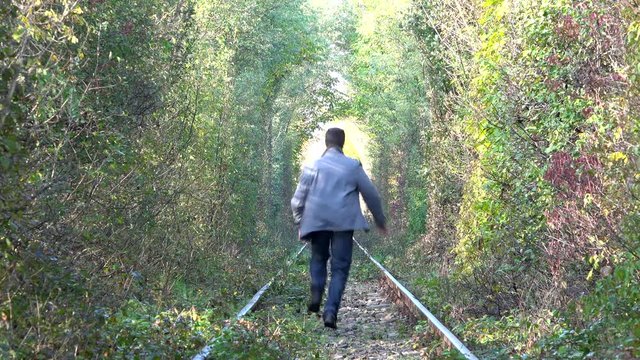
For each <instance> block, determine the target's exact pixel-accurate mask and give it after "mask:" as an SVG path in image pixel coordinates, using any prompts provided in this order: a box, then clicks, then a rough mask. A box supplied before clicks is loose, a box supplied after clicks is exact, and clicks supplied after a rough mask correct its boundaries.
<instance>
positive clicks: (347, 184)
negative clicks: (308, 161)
mask: <svg viewBox="0 0 640 360" xmlns="http://www.w3.org/2000/svg"><path fill="white" fill-rule="evenodd" d="M359 194H362V197H363V198H364V201H365V203H366V204H367V207H368V208H369V210H370V211H371V213H372V214H373V218H374V220H375V222H376V225H378V226H379V227H384V226H385V222H386V219H385V216H384V213H383V211H382V202H381V200H380V195H379V194H378V191H377V190H376V188H375V186H374V185H373V183H371V180H370V179H369V177H368V176H367V174H366V173H365V172H364V169H363V168H362V164H361V163H360V162H359V161H357V160H354V159H352V158H349V157H347V156H345V155H344V154H343V153H342V151H340V150H339V149H337V148H329V149H327V151H326V152H325V153H324V155H323V156H322V157H321V158H320V159H318V160H316V162H315V163H314V164H313V166H311V167H305V168H304V169H303V170H302V175H301V176H300V183H299V184H298V187H297V189H296V192H295V194H294V195H293V198H292V199H291V210H292V211H293V218H294V221H295V223H296V224H297V225H299V226H300V238H301V239H305V238H306V237H307V235H308V234H309V233H311V232H314V231H320V230H330V231H347V230H369V224H368V223H367V221H366V220H365V218H364V216H363V215H362V210H361V209H360V196H359Z"/></svg>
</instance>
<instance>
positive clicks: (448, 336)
mask: <svg viewBox="0 0 640 360" xmlns="http://www.w3.org/2000/svg"><path fill="white" fill-rule="evenodd" d="M353 241H354V242H355V243H356V244H357V245H358V247H359V248H360V250H362V251H363V252H364V253H365V255H367V257H368V258H369V260H371V261H372V262H373V263H374V264H375V265H376V266H377V267H378V268H379V269H380V270H382V273H383V274H384V276H385V279H386V282H387V284H389V285H390V286H391V287H392V288H394V289H396V290H397V291H396V293H397V294H398V295H399V296H401V297H404V298H405V299H406V300H408V302H409V303H410V304H412V307H413V311H414V313H415V314H416V315H419V316H421V317H424V318H426V319H427V321H428V322H429V325H431V327H432V328H433V329H434V330H435V331H436V332H437V333H438V334H440V336H441V337H442V339H443V341H444V343H445V344H447V345H448V346H449V347H451V346H452V347H454V348H456V349H457V350H458V351H459V352H460V353H461V354H462V355H463V356H464V357H465V358H467V359H468V360H478V358H477V357H476V356H475V355H473V353H472V352H471V351H470V350H469V349H468V348H467V347H466V346H465V345H464V344H463V343H462V341H460V339H458V338H457V337H456V336H455V335H454V334H453V333H452V332H451V331H450V330H449V329H447V327H446V326H444V325H443V324H442V322H440V320H438V318H436V317H435V315H433V314H432V313H431V311H429V310H428V309H427V308H426V306H424V305H423V304H422V303H421V302H420V301H419V300H418V299H417V298H416V297H415V296H414V295H413V294H412V293H411V292H410V291H409V290H407V288H406V287H404V285H402V284H401V283H400V282H399V281H398V280H397V279H396V278H395V277H394V276H393V275H391V273H390V272H389V271H388V270H387V269H385V268H384V266H382V264H380V262H378V261H377V260H376V259H374V258H373V257H372V256H371V255H370V254H369V252H368V251H367V249H365V248H364V247H363V246H362V245H360V243H359V242H358V241H357V240H356V239H355V238H354V239H353ZM405 303H406V302H405Z"/></svg>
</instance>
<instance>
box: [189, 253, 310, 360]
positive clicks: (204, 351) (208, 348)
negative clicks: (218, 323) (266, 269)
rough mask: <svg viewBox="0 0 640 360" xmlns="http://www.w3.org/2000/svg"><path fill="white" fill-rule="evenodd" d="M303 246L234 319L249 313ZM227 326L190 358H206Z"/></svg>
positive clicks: (198, 359) (200, 359)
mask: <svg viewBox="0 0 640 360" xmlns="http://www.w3.org/2000/svg"><path fill="white" fill-rule="evenodd" d="M305 247H307V244H306V243H305V244H304V245H302V247H301V248H300V250H298V252H297V253H296V254H295V255H294V256H293V257H292V258H290V259H289V260H287V263H286V265H285V267H284V268H282V269H280V271H278V273H277V274H276V275H275V276H273V277H272V278H271V279H270V280H269V282H267V283H266V284H264V286H263V287H261V288H260V290H258V292H257V293H255V295H253V297H252V298H251V300H249V302H248V303H247V305H245V306H244V307H243V308H242V309H241V310H240V311H238V313H237V314H236V317H235V320H236V321H238V320H240V319H242V317H244V316H245V315H247V313H249V312H250V311H251V310H253V308H254V307H255V306H256V304H257V303H258V301H259V300H260V297H262V295H264V293H265V292H266V291H267V290H269V288H270V287H271V284H273V282H274V281H275V279H276V278H277V277H279V276H280V275H282V273H283V272H284V270H286V269H288V268H289V266H291V264H293V262H294V261H295V259H296V258H297V257H298V256H300V253H302V250H304V248H305ZM229 326H230V323H228V324H227V325H225V327H224V328H223V329H222V333H221V334H220V335H218V336H214V337H213V338H211V339H210V340H209V341H208V342H207V345H206V346H205V347H203V348H202V350H200V352H199V353H198V354H197V355H195V356H194V357H193V358H192V360H206V359H207V357H208V356H209V354H210V353H211V350H212V349H213V345H215V343H216V342H217V341H218V340H219V339H220V338H221V337H222V336H223V335H224V333H225V332H226V331H227V330H228V329H229Z"/></svg>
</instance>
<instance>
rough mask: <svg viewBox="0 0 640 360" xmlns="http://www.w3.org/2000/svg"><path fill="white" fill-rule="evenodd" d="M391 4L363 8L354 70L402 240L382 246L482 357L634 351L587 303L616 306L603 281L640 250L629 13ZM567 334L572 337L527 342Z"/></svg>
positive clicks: (604, 5)
mask: <svg viewBox="0 0 640 360" xmlns="http://www.w3.org/2000/svg"><path fill="white" fill-rule="evenodd" d="M390 8H393V7H392V6H386V5H383V4H380V3H379V2H376V1H366V2H364V6H363V7H362V9H364V10H363V11H362V13H361V14H360V16H361V17H360V19H361V24H360V26H359V27H358V28H357V31H358V35H359V38H358V42H356V43H355V44H354V50H355V52H354V65H353V67H352V70H351V75H352V78H353V85H354V88H355V95H354V99H353V105H352V111H353V113H354V114H356V115H357V116H358V117H360V118H362V119H364V120H366V122H367V124H368V125H369V128H370V129H371V132H372V134H374V137H375V140H374V142H376V145H375V147H374V149H373V153H374V158H375V159H376V161H377V166H376V167H375V168H374V174H375V176H376V179H377V182H378V184H379V186H380V187H381V188H382V192H383V196H384V197H385V198H386V199H388V202H389V213H390V215H391V217H392V218H394V220H393V228H394V229H395V231H396V233H395V234H394V235H393V236H392V237H391V239H390V240H387V241H384V242H382V241H381V242H380V244H379V246H378V247H377V251H379V252H380V253H382V254H385V255H386V257H385V260H386V261H391V264H392V268H394V269H395V271H396V272H398V273H401V274H406V276H407V277H408V278H410V279H412V282H413V283H414V286H415V288H416V292H417V293H418V294H419V296H420V297H421V298H422V299H423V300H424V301H425V302H426V303H427V304H428V305H429V306H430V307H431V308H433V309H435V310H434V311H435V312H436V313H438V314H439V315H440V316H442V317H443V318H444V319H445V322H446V323H450V324H456V323H458V324H465V325H464V326H462V325H461V326H460V327H459V329H460V331H461V332H462V333H463V334H464V336H465V337H466V338H467V339H468V340H469V342H471V343H472V344H474V345H475V346H476V347H477V348H478V351H479V353H480V354H482V355H483V357H484V356H487V357H490V358H507V357H516V356H543V357H544V356H549V357H556V358H562V357H563V356H572V355H571V354H574V353H575V354H578V355H575V356H583V357H585V356H587V355H588V352H581V351H583V350H584V349H591V350H590V351H594V353H593V354H595V355H593V354H592V355H589V356H592V357H593V356H595V358H603V357H604V358H608V357H611V356H622V357H624V356H625V355H623V354H627V356H630V357H633V356H635V355H634V354H633V351H635V350H631V353H629V352H628V351H629V349H636V348H637V344H635V343H633V341H635V340H633V339H631V340H629V339H627V340H622V339H621V336H619V335H618V332H617V330H614V329H615V328H616V323H617V322H618V321H622V322H623V320H621V318H615V316H614V315H613V313H609V315H605V314H607V310H606V309H604V308H599V310H597V311H594V312H593V313H591V314H587V313H584V310H585V309H586V308H587V307H588V305H587V304H594V303H597V302H598V301H602V303H603V304H604V303H606V302H607V299H609V297H611V296H613V295H612V294H613V293H614V292H615V290H614V287H611V286H605V285H604V284H606V283H608V282H609V281H611V280H610V279H609V278H608V277H607V273H608V272H609V271H610V270H611V269H615V270H614V272H615V271H619V270H617V269H621V268H627V267H628V266H630V264H631V263H633V261H635V260H637V257H638V252H637V250H636V249H637V246H638V238H637V235H635V233H636V232H637V231H633V230H631V229H632V228H634V227H635V228H637V226H638V211H639V208H638V206H639V205H640V204H639V202H638V199H639V197H638V185H637V184H638V181H637V180H638V154H639V153H638V140H639V138H638V126H637V124H638V109H639V108H638V102H637V99H638V94H639V93H638V76H637V72H638V66H637V62H638V60H639V59H640V58H639V57H638V48H639V46H638V36H637V35H638V26H637V21H638V12H637V9H635V8H634V5H632V4H630V3H628V2H616V1H598V2H596V1H564V0H557V1H556V0H552V1H542V2H535V1H524V2H518V3H514V2H506V1H484V2H473V1H464V0H462V1H460V0H451V1H448V0H447V1H438V2H436V1H426V0H419V1H412V2H411V4H410V6H409V7H404V8H402V6H398V7H397V9H395V10H392V11H389V9H390ZM400 8H402V9H400ZM605 49H606V50H605ZM416 50H417V51H416ZM416 175H417V176H416ZM620 271H621V270H620ZM631 273H633V272H631ZM637 280H638V279H637V276H627V277H626V278H624V280H622V283H619V284H618V285H619V286H623V287H624V286H631V287H633V286H637V284H638V281H637ZM603 287H604V288H606V290H604V288H603ZM634 299H635V295H634V294H633V293H632V292H625V291H623V292H622V293H620V294H619V295H618V296H617V300H616V301H613V300H612V301H611V302H612V303H615V304H618V305H619V308H620V309H627V308H628V306H627V305H625V304H629V303H632V302H633V301H635V300H634ZM569 303H570V304H573V305H571V306H567V304H569ZM572 307H573V309H574V310H571V309H572ZM611 311H613V310H611ZM551 313H552V314H554V315H549V314H551ZM576 314H579V316H578V315H576ZM597 314H599V315H597ZM564 316H566V318H567V319H570V318H575V317H576V316H578V317H582V316H584V318H583V320H582V321H576V322H570V323H567V324H565V322H564V320H563V319H564V318H563V317H564ZM602 317H609V318H610V320H608V321H602V322H599V321H597V322H598V324H600V325H598V326H599V327H597V329H596V328H594V329H592V330H589V327H590V326H591V325H590V324H591V323H592V322H594V321H596V320H597V319H602ZM561 324H565V325H561ZM632 326H637V325H636V322H635V320H631V323H630V324H627V325H624V330H621V332H620V334H622V333H623V332H624V331H626V332H627V333H630V332H632V330H630V329H631V328H632ZM559 328H561V329H563V330H562V331H565V335H564V337H563V338H562V339H557V337H555V335H552V336H551V338H553V339H557V342H555V343H554V341H555V340H549V341H548V342H545V341H547V340H544V341H542V342H541V343H544V344H546V345H534V344H535V341H536V340H538V339H541V338H546V336H547V335H549V334H555V331H556V330H558V329H559ZM558 331H560V330H558ZM567 334H575V339H576V341H578V342H581V343H582V345H580V346H577V347H574V346H571V345H567V344H566V343H565V342H570V341H573V340H570V339H572V338H573V336H574V335H567ZM599 334H607V335H603V336H600V335H599ZM578 338H579V339H580V340H578ZM605 339H608V340H605ZM625 341H626V342H625ZM630 342H631V343H630ZM560 344H564V345H562V346H564V347H565V348H564V349H565V350H562V351H561V352H557V351H560V350H559V348H560V347H561V345H560ZM630 344H631V345H630ZM581 346H582V347H581ZM540 349H543V350H542V351H541V350H540ZM544 349H547V350H549V351H545V350H544ZM616 349H617V350H616ZM563 351H564V352H563ZM576 351H578V352H576ZM625 351H626V352H627V353H625ZM526 354H529V355H526ZM531 354H533V355H531ZM629 354H630V355H629Z"/></svg>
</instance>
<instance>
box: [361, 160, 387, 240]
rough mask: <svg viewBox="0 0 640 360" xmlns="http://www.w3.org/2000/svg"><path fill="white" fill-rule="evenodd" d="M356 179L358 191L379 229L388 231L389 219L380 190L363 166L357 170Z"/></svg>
mask: <svg viewBox="0 0 640 360" xmlns="http://www.w3.org/2000/svg"><path fill="white" fill-rule="evenodd" d="M356 179H357V182H358V191H359V192H360V194H362V198H364V202H365V203H366V204H367V207H368V208H369V211H371V214H373V220H374V221H375V222H376V226H378V228H380V229H382V230H384V229H386V223H387V219H386V218H385V216H384V212H383V211H382V200H381V198H380V194H379V193H378V190H377V189H376V187H375V186H374V185H373V183H372V182H371V179H369V177H368V176H367V173H365V172H364V169H363V168H362V164H361V165H360V166H358V168H357V169H356Z"/></svg>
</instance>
